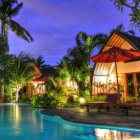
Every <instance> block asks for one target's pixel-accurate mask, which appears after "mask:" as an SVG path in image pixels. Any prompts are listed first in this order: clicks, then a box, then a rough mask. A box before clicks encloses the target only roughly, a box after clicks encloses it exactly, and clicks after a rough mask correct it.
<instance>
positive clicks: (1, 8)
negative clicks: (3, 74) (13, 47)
mask: <svg viewBox="0 0 140 140" xmlns="http://www.w3.org/2000/svg"><path fill="white" fill-rule="evenodd" d="M22 7H23V3H18V1H17V0H1V1H0V21H1V34H2V36H3V37H4V38H5V41H6V43H7V45H6V51H7V52H8V51H9V45H8V29H11V30H12V31H13V32H15V33H16V34H17V35H18V36H19V37H21V38H22V39H24V40H26V41H28V42H30V41H33V38H32V37H31V35H30V34H29V33H28V31H27V30H26V29H24V28H23V27H22V26H21V25H20V24H18V23H17V22H16V21H14V20H12V18H13V17H15V16H16V15H18V13H19V11H20V9H21V8H22Z"/></svg>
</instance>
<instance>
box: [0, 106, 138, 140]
mask: <svg viewBox="0 0 140 140" xmlns="http://www.w3.org/2000/svg"><path fill="white" fill-rule="evenodd" d="M134 138H135V139H137V140H140V133H138V132H130V131H127V129H126V130H125V131H120V130H109V129H101V128H95V127H94V126H83V125H77V124H75V123H74V124H73V123H70V122H66V121H64V120H62V119H60V118H59V117H52V116H48V117H47V116H46V115H42V114H40V113H39V110H38V109H32V108H30V107H26V106H19V105H16V104H15V105H8V106H0V140H5V139H8V140H32V139H34V140H134Z"/></svg>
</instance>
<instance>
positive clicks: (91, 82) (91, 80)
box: [90, 69, 93, 100]
mask: <svg viewBox="0 0 140 140" xmlns="http://www.w3.org/2000/svg"><path fill="white" fill-rule="evenodd" d="M92 84H93V69H91V70H90V100H91V99H92Z"/></svg>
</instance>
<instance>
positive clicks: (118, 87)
mask: <svg viewBox="0 0 140 140" xmlns="http://www.w3.org/2000/svg"><path fill="white" fill-rule="evenodd" d="M115 71H116V81H117V91H118V93H119V81H118V70H117V63H116V57H115Z"/></svg>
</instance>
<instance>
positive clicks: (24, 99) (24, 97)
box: [21, 93, 28, 102]
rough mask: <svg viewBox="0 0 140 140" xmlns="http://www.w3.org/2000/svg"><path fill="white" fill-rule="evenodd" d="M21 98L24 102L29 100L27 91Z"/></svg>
mask: <svg viewBox="0 0 140 140" xmlns="http://www.w3.org/2000/svg"><path fill="white" fill-rule="evenodd" d="M21 99H22V102H28V98H27V94H26V93H24V94H22V97H21Z"/></svg>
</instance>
